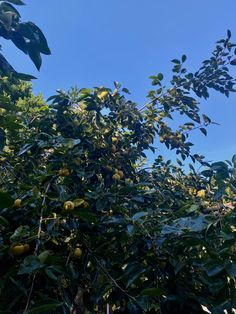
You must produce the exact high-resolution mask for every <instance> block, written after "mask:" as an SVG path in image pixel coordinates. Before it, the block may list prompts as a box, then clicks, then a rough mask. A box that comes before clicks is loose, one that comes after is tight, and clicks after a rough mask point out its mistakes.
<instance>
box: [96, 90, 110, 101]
mask: <svg viewBox="0 0 236 314" xmlns="http://www.w3.org/2000/svg"><path fill="white" fill-rule="evenodd" d="M108 94H109V92H108V91H103V92H100V93H99V94H98V98H99V99H101V100H103V99H104V98H105V97H106V96H107V95H108Z"/></svg>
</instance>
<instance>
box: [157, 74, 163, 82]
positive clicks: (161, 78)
mask: <svg viewBox="0 0 236 314" xmlns="http://www.w3.org/2000/svg"><path fill="white" fill-rule="evenodd" d="M157 78H158V80H159V81H162V80H163V78H164V76H163V74H162V73H159V74H158V75H157Z"/></svg>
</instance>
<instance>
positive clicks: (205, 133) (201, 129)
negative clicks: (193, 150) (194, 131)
mask: <svg viewBox="0 0 236 314" xmlns="http://www.w3.org/2000/svg"><path fill="white" fill-rule="evenodd" d="M200 131H201V132H202V133H203V134H204V135H205V136H207V130H206V129H205V128H200Z"/></svg>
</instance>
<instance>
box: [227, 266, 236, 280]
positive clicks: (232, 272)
mask: <svg viewBox="0 0 236 314" xmlns="http://www.w3.org/2000/svg"><path fill="white" fill-rule="evenodd" d="M225 268H226V271H227V273H228V275H229V276H230V277H232V278H235V277H236V263H233V262H229V263H227V265H226V267H225Z"/></svg>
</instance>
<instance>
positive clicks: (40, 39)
mask: <svg viewBox="0 0 236 314" xmlns="http://www.w3.org/2000/svg"><path fill="white" fill-rule="evenodd" d="M14 5H24V3H23V2H22V1H21V0H8V1H0V36H1V37H3V38H4V39H7V40H11V41H12V42H13V44H14V45H15V46H16V47H17V48H19V49H20V50H21V51H23V52H24V53H25V54H27V55H29V57H30V59H31V60H32V61H33V63H34V64H35V66H36V68H37V69H38V70H39V69H40V67H41V64H42V58H41V54H46V55H49V54H51V52H50V49H49V48H48V44H47V40H46V38H45V37H44V35H43V33H42V31H41V30H40V28H39V27H38V26H36V25H35V24H34V23H32V22H21V16H20V13H19V12H18V10H17V9H16V8H15V6H14ZM0 71H1V73H2V74H3V75H6V74H10V73H13V74H14V75H15V76H18V77H19V78H21V79H27V80H29V79H31V78H33V77H32V76H30V75H25V74H21V73H17V72H16V71H15V70H14V68H13V67H12V66H11V65H10V64H9V63H8V61H7V60H6V59H5V58H4V56H3V55H2V54H0Z"/></svg>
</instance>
